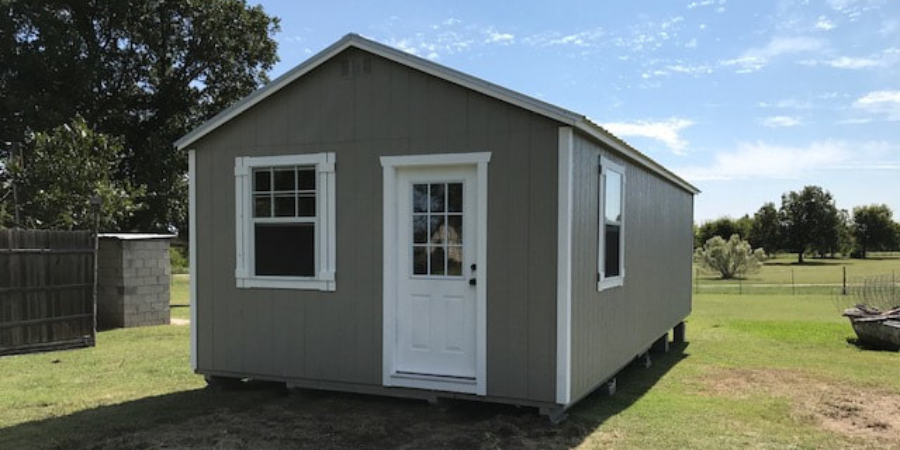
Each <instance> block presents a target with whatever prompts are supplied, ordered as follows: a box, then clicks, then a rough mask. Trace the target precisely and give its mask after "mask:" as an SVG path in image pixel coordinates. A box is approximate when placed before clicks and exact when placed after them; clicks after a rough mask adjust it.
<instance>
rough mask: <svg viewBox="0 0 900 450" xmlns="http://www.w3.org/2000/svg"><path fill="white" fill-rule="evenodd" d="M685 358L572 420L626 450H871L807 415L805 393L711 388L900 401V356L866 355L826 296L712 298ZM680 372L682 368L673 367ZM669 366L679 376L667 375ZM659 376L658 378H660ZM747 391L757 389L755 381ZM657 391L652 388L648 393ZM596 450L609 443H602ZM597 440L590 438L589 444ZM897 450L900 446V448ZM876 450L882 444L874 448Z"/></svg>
mask: <svg viewBox="0 0 900 450" xmlns="http://www.w3.org/2000/svg"><path fill="white" fill-rule="evenodd" d="M694 306H695V310H694V314H693V315H692V316H691V318H690V320H689V321H688V337H689V341H690V344H689V345H688V347H687V348H686V350H685V355H686V356H684V358H683V359H682V360H680V361H677V363H676V362H675V361H672V359H671V358H676V359H677V358H678V356H666V357H665V358H664V360H663V362H662V364H663V365H664V366H666V367H663V368H660V369H653V368H651V370H650V371H643V370H635V369H631V370H630V373H628V374H626V375H625V376H620V377H619V388H620V390H621V392H620V394H621V395H620V394H617V395H616V396H614V397H611V398H604V397H602V396H599V395H596V394H595V395H594V396H593V397H591V398H589V399H588V401H586V402H584V403H583V404H581V405H579V406H578V407H577V408H576V410H575V413H574V415H575V416H576V417H584V418H587V419H589V420H592V421H595V422H601V423H602V426H601V427H600V431H601V433H600V434H599V435H598V436H602V434H604V433H605V434H610V433H612V434H616V435H619V436H625V438H624V439H622V440H613V442H614V443H615V446H619V447H625V448H663V447H666V448H723V447H735V446H741V447H745V446H753V447H757V448H782V447H795V446H799V447H808V448H848V447H860V446H867V445H870V444H871V443H870V442H866V441H859V440H854V438H851V437H848V436H844V435H836V434H835V433H833V432H829V431H827V430H824V429H822V428H821V427H820V426H818V424H817V423H816V422H815V421H814V420H812V419H809V418H808V416H805V415H804V414H803V413H802V408H801V409H799V410H800V412H798V406H797V405H796V403H798V402H799V399H797V398H792V390H797V396H798V397H803V396H804V395H812V396H815V395H816V394H815V392H812V393H807V394H803V393H802V392H801V391H803V390H804V389H806V388H805V387H804V385H803V384H802V383H801V384H799V385H797V386H793V385H790V384H788V385H787V386H788V387H785V388H778V389H775V393H767V392H766V391H765V389H759V387H753V386H752V385H751V386H750V387H748V388H746V389H747V390H746V391H742V390H737V391H735V392H723V393H721V394H719V395H715V394H709V393H708V392H705V391H706V388H707V387H708V386H706V385H707V384H710V383H712V384H714V383H715V380H716V378H717V377H722V376H723V375H722V374H729V373H738V374H741V373H748V372H747V371H749V373H751V374H754V373H770V374H774V383H780V381H779V377H781V376H787V377H788V378H791V377H799V378H800V379H804V380H807V379H808V380H811V381H810V383H811V384H813V385H815V384H817V383H823V384H824V385H826V386H829V389H831V388H833V389H836V390H840V389H843V388H847V389H851V390H855V389H863V390H867V389H868V390H872V391H880V392H885V391H886V392H893V393H895V394H900V377H897V376H896V374H897V373H900V355H898V354H897V353H890V352H876V351H865V350H860V349H859V348H858V347H856V346H855V345H851V344H850V343H849V342H848V339H850V338H852V337H854V334H853V331H852V329H851V327H850V326H849V324H848V323H846V320H845V319H843V318H841V317H840V316H839V315H838V314H837V313H836V311H835V309H834V306H833V304H832V303H831V302H830V301H829V299H828V298H827V297H822V296H777V295H769V296H750V295H748V296H711V295H698V296H695V298H694ZM673 364H674V365H673ZM669 367H671V369H669ZM654 370H655V372H654ZM746 381H748V382H752V376H751V377H750V379H749V380H746ZM649 386H652V387H649ZM594 438H595V439H597V441H598V442H603V439H599V438H597V436H594ZM590 439H591V438H589V440H590ZM894 445H897V442H894ZM876 446H877V445H876Z"/></svg>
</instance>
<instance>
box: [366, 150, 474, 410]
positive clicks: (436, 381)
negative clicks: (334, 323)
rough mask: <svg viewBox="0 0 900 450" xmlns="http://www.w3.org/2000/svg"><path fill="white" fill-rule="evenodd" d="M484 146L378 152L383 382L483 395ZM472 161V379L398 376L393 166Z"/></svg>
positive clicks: (396, 237)
mask: <svg viewBox="0 0 900 450" xmlns="http://www.w3.org/2000/svg"><path fill="white" fill-rule="evenodd" d="M490 160H491V153H490V152H480V153H444V154H433V155H409V156H382V157H381V166H382V168H383V170H384V180H383V182H384V185H383V191H382V197H383V221H384V246H383V248H384V255H383V266H384V269H383V280H382V284H383V287H384V291H383V296H382V302H383V316H382V317H383V320H384V328H383V336H382V347H383V352H382V384H383V385H384V386H397V387H409V388H418V389H429V390H438V391H450V392H463V393H469V394H476V395H482V396H483V395H487V268H488V267H487V175H488V173H487V164H488V162H490ZM441 166H475V169H476V177H477V180H478V194H477V198H476V208H477V212H478V217H477V223H476V224H475V229H476V243H477V244H476V245H477V250H476V258H475V261H476V264H477V265H478V270H476V272H475V279H476V285H475V302H476V305H475V316H476V317H475V333H476V339H475V383H474V384H473V383H471V382H455V381H452V380H445V379H440V378H438V377H428V376H409V375H406V374H404V375H402V376H398V374H396V373H395V370H394V368H395V364H394V344H395V343H396V333H397V278H398V274H397V257H398V256H397V252H398V248H397V242H398V239H399V237H398V235H397V233H398V232H399V228H400V227H399V226H398V224H397V214H398V211H397V202H396V201H395V195H396V192H397V191H396V189H397V170H398V169H402V168H410V167H441Z"/></svg>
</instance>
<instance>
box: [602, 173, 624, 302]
mask: <svg viewBox="0 0 900 450" xmlns="http://www.w3.org/2000/svg"><path fill="white" fill-rule="evenodd" d="M599 192H600V195H599V197H600V198H599V203H600V214H599V227H598V249H597V267H598V274H597V280H598V281H597V289H598V290H603V289H607V288H611V287H615V286H622V284H623V283H624V281H625V167H623V166H622V165H619V164H616V163H614V162H612V161H610V160H609V159H606V158H604V157H602V156H601V157H600V189H599Z"/></svg>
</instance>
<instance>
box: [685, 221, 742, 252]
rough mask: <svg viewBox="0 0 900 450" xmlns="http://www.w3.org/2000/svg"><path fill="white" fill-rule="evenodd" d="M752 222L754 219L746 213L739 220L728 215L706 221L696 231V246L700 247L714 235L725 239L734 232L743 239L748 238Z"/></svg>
mask: <svg viewBox="0 0 900 450" xmlns="http://www.w3.org/2000/svg"><path fill="white" fill-rule="evenodd" d="M752 223H753V219H751V218H750V217H749V216H746V215H745V216H744V217H741V218H740V219H737V220H734V219H732V218H731V217H727V216H726V217H719V218H718V219H715V220H710V221H708V222H704V223H703V224H702V225H700V228H698V229H697V231H696V234H695V236H696V237H695V244H696V245H695V247H697V248H699V247H700V246H701V245H703V244H704V243H706V241H708V240H710V239H712V238H713V237H714V236H719V237H721V238H723V239H725V238H727V237H729V236H731V235H733V234H737V235H738V236H740V237H741V238H742V239H746V238H747V236H748V235H749V234H750V230H751V228H752V227H753V225H752Z"/></svg>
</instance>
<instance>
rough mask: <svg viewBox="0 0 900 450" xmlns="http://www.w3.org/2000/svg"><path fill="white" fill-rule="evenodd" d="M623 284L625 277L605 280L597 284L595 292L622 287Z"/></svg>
mask: <svg viewBox="0 0 900 450" xmlns="http://www.w3.org/2000/svg"><path fill="white" fill-rule="evenodd" d="M624 284H625V277H615V278H607V279H605V280H603V281H601V282H599V283H597V291H598V292H600V291H605V290H607V289H612V288H616V287H622V286H623V285H624Z"/></svg>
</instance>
